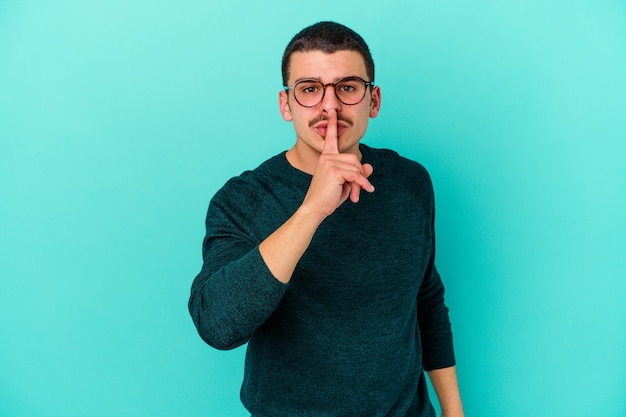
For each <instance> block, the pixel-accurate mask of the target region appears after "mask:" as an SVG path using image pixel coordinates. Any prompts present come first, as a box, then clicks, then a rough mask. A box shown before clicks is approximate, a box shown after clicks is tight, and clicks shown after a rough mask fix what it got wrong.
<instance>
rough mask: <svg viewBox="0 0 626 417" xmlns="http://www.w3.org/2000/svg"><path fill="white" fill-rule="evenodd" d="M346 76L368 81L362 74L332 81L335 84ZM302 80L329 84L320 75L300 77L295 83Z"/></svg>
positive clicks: (342, 78) (349, 76)
mask: <svg viewBox="0 0 626 417" xmlns="http://www.w3.org/2000/svg"><path fill="white" fill-rule="evenodd" d="M346 78H360V79H362V80H364V81H365V82H367V80H366V79H365V78H363V77H361V76H360V75H346V76H345V77H339V78H336V79H335V81H333V82H332V83H333V84H334V83H336V82H337V81H340V80H345V79H346ZM300 81H319V82H320V83H322V84H327V83H325V82H323V81H322V79H321V78H319V77H302V78H298V79H297V80H295V81H294V82H293V84H294V85H295V84H297V83H299V82H300Z"/></svg>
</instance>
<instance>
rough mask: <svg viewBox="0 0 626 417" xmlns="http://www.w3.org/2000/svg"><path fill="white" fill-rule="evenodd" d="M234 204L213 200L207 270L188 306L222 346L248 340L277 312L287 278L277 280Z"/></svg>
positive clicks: (212, 341) (205, 335) (206, 334)
mask: <svg viewBox="0 0 626 417" xmlns="http://www.w3.org/2000/svg"><path fill="white" fill-rule="evenodd" d="M238 217H239V216H237V212H236V211H235V210H233V207H232V206H228V205H224V204H222V201H221V200H220V199H219V198H214V199H213V200H212V201H211V204H210V205H209V211H208V214H207V220H206V236H205V238H204V242H203V248H202V252H203V265H202V270H201V271H200V273H199V274H198V275H197V276H196V278H195V280H194V282H193V285H192V288H191V296H190V298H189V304H188V307H189V312H190V314H191V317H192V319H193V322H194V324H195V326H196V329H197V330H198V333H199V334H200V337H202V339H203V340H204V341H205V342H206V343H208V344H209V345H210V346H213V347H215V348H217V349H233V348H235V347H238V346H240V345H242V344H244V343H246V342H247V341H248V339H249V338H250V336H251V335H252V333H253V332H254V330H255V329H256V328H258V327H259V326H260V325H262V324H263V323H264V322H265V320H266V319H267V318H268V317H269V316H270V315H271V314H272V312H273V311H274V310H275V308H276V306H277V305H278V303H279V302H280V300H281V299H282V296H283V295H284V293H285V291H286V289H287V287H288V284H283V283H281V282H279V281H278V280H276V279H275V278H274V276H273V275H272V273H271V272H270V271H269V269H268V268H267V266H266V264H265V262H264V261H263V258H262V257H261V254H260V252H259V248H258V244H259V243H260V242H258V241H257V239H255V238H254V237H253V236H251V233H250V232H249V231H246V230H245V227H244V223H245V221H242V219H241V218H238Z"/></svg>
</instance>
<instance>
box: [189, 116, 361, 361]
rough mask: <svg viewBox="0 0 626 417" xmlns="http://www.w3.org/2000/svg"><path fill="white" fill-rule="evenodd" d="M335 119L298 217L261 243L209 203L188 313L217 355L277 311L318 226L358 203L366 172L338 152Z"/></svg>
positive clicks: (222, 209) (223, 209) (225, 210)
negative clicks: (341, 208)
mask: <svg viewBox="0 0 626 417" xmlns="http://www.w3.org/2000/svg"><path fill="white" fill-rule="evenodd" d="M336 126H337V118H336V114H334V113H333V115H332V116H331V117H330V118H329V122H328V128H327V132H328V133H327V140H326V141H325V145H324V150H323V153H322V155H321V156H320V157H319V161H318V166H317V168H316V171H315V174H314V175H313V179H312V180H311V184H310V186H309V190H308V192H307V194H306V196H305V199H304V201H303V203H302V205H301V206H300V208H298V209H297V210H296V212H295V213H294V214H293V215H292V216H291V217H290V218H289V219H288V220H287V221H286V222H285V223H283V224H282V225H281V226H280V227H278V228H277V229H276V230H275V231H274V232H273V233H271V234H270V235H269V236H268V237H267V238H266V239H265V240H263V241H262V242H260V243H258V242H254V241H252V240H251V239H250V238H249V237H248V236H247V233H246V231H245V230H244V229H245V227H244V228H242V229H241V230H240V228H239V227H238V225H237V224H235V222H234V220H233V216H232V215H231V213H230V211H231V210H229V207H222V206H220V204H219V203H216V204H212V205H211V207H210V208H209V215H208V216H207V236H206V238H205V242H204V249H203V257H204V264H203V268H202V271H201V272H200V274H199V275H198V276H197V277H196V279H195V281H194V284H193V286H192V291H191V297H190V300H189V311H190V314H191V316H192V318H193V321H194V324H195V325H196V328H197V329H198V333H199V334H200V336H201V337H202V338H203V339H204V340H205V341H206V342H207V343H208V344H209V345H211V346H214V347H216V348H218V349H232V348H235V347H237V346H239V345H241V344H243V343H245V342H246V341H247V340H248V339H249V338H250V336H251V335H252V333H253V332H254V330H255V329H257V328H258V327H259V326H261V325H262V324H263V323H264V322H265V320H266V319H267V318H268V317H269V316H270V315H271V314H272V312H273V311H274V310H275V308H276V307H277V306H278V303H279V302H280V300H281V298H282V296H283V295H284V293H285V291H286V290H287V284H288V283H289V281H290V280H291V276H292V274H293V271H294V269H295V267H296V265H297V263H298V261H299V260H300V258H301V257H302V255H303V254H304V252H305V251H306V249H307V248H308V245H309V244H310V242H311V239H312V237H313V235H314V234H315V232H316V231H317V228H318V226H319V225H320V224H321V222H322V221H323V220H324V219H325V218H326V217H327V216H328V215H330V214H331V213H333V212H334V210H335V209H336V208H337V207H338V206H339V205H341V204H342V203H343V202H344V201H345V200H346V199H347V198H348V197H350V198H351V199H352V201H354V202H356V201H358V194H359V192H360V189H361V188H364V189H366V190H367V191H370V192H371V191H373V186H372V185H371V184H370V183H369V181H368V180H367V177H368V176H369V175H370V174H371V173H372V168H371V166H370V165H361V164H360V162H359V161H358V159H357V158H356V156H355V155H350V154H339V152H338V150H337V127H336Z"/></svg>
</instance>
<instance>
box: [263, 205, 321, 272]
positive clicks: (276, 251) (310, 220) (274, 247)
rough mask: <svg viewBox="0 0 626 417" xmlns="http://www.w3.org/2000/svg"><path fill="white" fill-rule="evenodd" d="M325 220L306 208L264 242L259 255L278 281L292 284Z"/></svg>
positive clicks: (300, 209) (298, 211)
mask: <svg viewBox="0 0 626 417" xmlns="http://www.w3.org/2000/svg"><path fill="white" fill-rule="evenodd" d="M322 220H323V217H322V216H319V215H316V214H314V212H313V211H312V210H309V209H308V208H307V206H305V205H303V206H301V207H300V208H299V209H298V210H297V211H296V212H295V213H294V215H293V216H291V218H289V220H287V221H286V222H285V223H284V224H283V225H282V226H281V227H279V228H278V229H277V230H276V231H275V232H274V233H272V234H271V235H270V236H268V237H267V238H266V239H265V240H264V241H263V242H261V244H260V245H259V252H261V256H262V257H263V260H264V261H265V264H266V265H267V267H268V269H269V270H270V271H271V272H272V275H274V277H275V278H276V279H277V280H279V281H280V282H282V283H285V284H286V283H288V282H289V281H290V280H291V276H292V275H293V271H294V270H295V268H296V265H297V264H298V261H299V260H300V258H301V257H302V255H304V252H305V251H306V250H307V248H308V247H309V244H310V243H311V239H313V235H314V234H315V231H316V230H317V228H318V227H319V225H320V224H321V222H322Z"/></svg>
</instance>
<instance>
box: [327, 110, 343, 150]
mask: <svg viewBox="0 0 626 417" xmlns="http://www.w3.org/2000/svg"><path fill="white" fill-rule="evenodd" d="M323 153H332V154H338V153H339V145H338V144H337V112H336V111H334V110H331V111H330V112H329V114H328V124H327V125H326V136H325V137H324V150H323Z"/></svg>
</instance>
